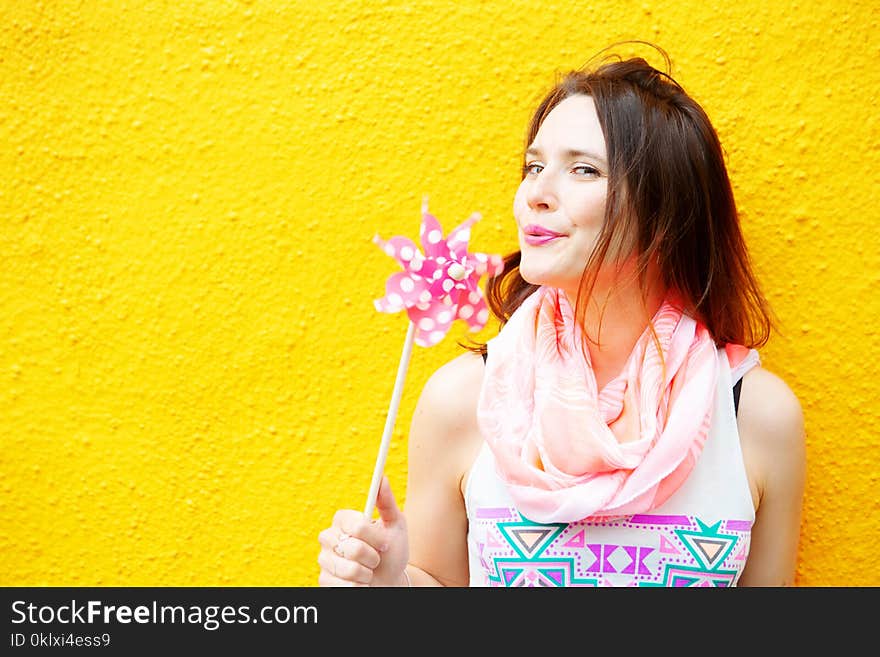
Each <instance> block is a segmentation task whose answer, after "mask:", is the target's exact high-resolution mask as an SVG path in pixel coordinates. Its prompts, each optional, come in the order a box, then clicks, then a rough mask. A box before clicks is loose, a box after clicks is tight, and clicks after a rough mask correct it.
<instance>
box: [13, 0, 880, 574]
mask: <svg viewBox="0 0 880 657" xmlns="http://www.w3.org/2000/svg"><path fill="white" fill-rule="evenodd" d="M539 6H540V10H538V9H537V7H538V5H536V4H535V3H534V2H523V1H520V0H505V1H503V2H500V1H499V2H451V1H450V2H415V1H413V2H404V1H395V2H375V1H374V2H370V1H367V2H363V1H361V0H359V1H357V2H355V1H353V0H343V1H339V2H333V3H323V2H304V1H297V2H259V1H253V2H235V1H233V0H227V1H220V0H217V1H215V2H198V3H195V2H160V1H155V2H150V1H147V0H132V1H130V2H125V3H122V2H109V3H98V2H88V3H64V2H51V1H44V2H24V1H19V2H4V3H2V4H0V143H2V144H3V147H2V148H0V172H2V181H0V227H2V228H0V299H2V302H0V303H2V305H0V308H2V312H0V584H5V585H10V584H14V585H58V586H68V585H70V586H77V585H122V586H128V585H184V586H188V585H261V586H262V585H285V586H309V585H313V584H315V583H316V581H317V566H316V561H315V559H316V556H317V552H318V544H317V534H318V532H319V530H320V529H322V528H323V527H324V526H326V525H327V524H328V523H329V521H330V519H331V516H332V513H333V511H334V510H335V509H336V508H340V507H350V508H362V507H363V503H364V499H365V496H366V492H367V490H368V487H369V482H370V477H371V474H372V468H373V462H374V459H375V456H376V452H377V449H378V446H379V441H380V438H381V433H382V428H383V425H384V420H385V414H386V411H387V408H388V401H389V399H390V395H391V390H392V386H393V381H394V373H395V369H396V366H397V361H398V357H399V355H400V349H401V346H402V343H403V338H404V334H405V331H406V323H405V318H404V316H402V315H385V314H379V313H377V312H376V311H375V310H374V309H373V305H372V301H373V299H374V298H376V297H378V296H380V295H381V294H382V291H383V289H384V288H383V286H384V281H385V279H386V278H387V277H388V275H390V273H392V272H393V271H394V268H395V267H396V265H395V264H394V262H393V261H392V260H391V259H390V258H388V257H387V256H385V255H383V254H382V253H381V252H380V251H379V250H378V249H377V248H376V246H375V245H374V244H373V243H372V242H371V238H372V237H373V235H374V234H376V233H380V234H381V235H382V236H385V237H387V236H390V235H399V234H403V235H410V236H413V237H415V236H416V235H417V231H418V220H419V215H418V212H419V206H420V201H421V198H422V195H423V194H428V195H429V196H430V198H431V208H432V210H433V211H434V212H435V214H436V215H437V216H438V217H439V218H440V220H441V222H443V224H444V226H447V227H451V226H453V225H455V224H457V223H458V222H460V221H461V220H463V219H464V218H465V217H466V216H467V215H468V214H470V213H471V212H472V211H480V212H481V213H482V214H483V217H484V218H483V220H482V221H481V222H480V223H478V224H477V225H476V226H475V228H474V231H473V237H472V240H471V246H472V247H473V248H474V249H475V250H480V251H486V252H497V253H504V252H508V251H510V250H512V249H513V248H514V247H515V235H514V231H513V224H512V213H511V205H512V199H513V193H514V190H515V188H516V186H517V184H518V180H519V165H520V156H521V149H522V138H523V135H524V131H525V123H526V120H527V117H528V116H529V112H530V110H531V109H532V107H533V105H534V103H535V102H536V100H537V99H538V97H539V96H540V95H541V94H542V93H543V92H544V91H545V90H546V89H547V87H548V86H549V85H550V84H551V83H552V82H553V81H554V79H555V76H556V74H557V72H561V71H564V70H567V69H570V68H575V67H578V66H580V65H581V64H583V63H584V62H586V61H587V60H588V59H589V58H590V57H591V56H592V55H594V54H595V53H596V52H597V51H598V50H600V49H601V48H602V47H604V46H606V45H608V44H610V43H612V42H614V41H617V40H620V39H647V40H651V41H654V42H656V43H657V44H659V45H660V46H662V47H663V48H665V49H666V50H667V51H668V52H669V54H670V55H671V57H672V60H673V75H674V76H675V77H676V78H677V79H678V80H679V81H680V82H681V83H682V84H683V85H684V86H685V88H686V89H688V90H689V91H690V92H691V93H692V95H693V96H694V97H696V98H697V99H698V100H699V101H700V102H702V103H703V104H704V106H705V108H706V110H707V112H708V113H709V116H710V117H711V118H712V119H713V121H714V122H715V124H716V127H717V129H718V132H719V135H720V137H721V140H722V144H723V145H724V147H725V149H726V151H727V153H728V155H729V167H730V173H731V177H732V179H733V182H734V187H735V193H736V195H737V200H738V202H739V204H740V207H741V210H742V217H743V222H744V227H745V231H746V236H747V238H748V240H749V242H750V244H751V248H752V255H753V259H754V263H755V267H756V269H757V272H758V274H759V276H760V277H761V280H762V282H763V284H764V285H765V288H766V292H767V294H768V296H769V298H770V300H771V302H772V303H773V305H774V308H775V310H776V313H777V315H778V316H779V319H780V323H781V327H782V331H781V332H780V333H778V334H776V335H774V337H773V338H772V339H771V341H770V343H769V345H768V346H767V347H766V348H765V349H764V350H763V351H762V354H763V359H764V364H765V366H766V367H768V368H769V369H771V370H773V371H774V372H776V373H778V374H779V375H781V376H782V377H783V378H784V379H785V380H786V381H787V382H788V383H789V385H790V386H791V387H792V388H793V389H794V391H795V392H796V393H797V394H798V396H799V397H800V399H801V400H802V404H803V407H804V410H805V414H806V422H807V431H808V458H809V471H808V481H807V501H806V508H805V515H804V522H803V540H802V548H801V554H800V565H799V569H798V583H799V584H801V585H816V586H824V585H864V584H869V585H877V584H880V576H878V574H877V571H876V569H872V568H866V567H865V564H866V563H871V562H873V559H872V557H873V554H874V551H875V549H876V546H875V544H874V543H875V539H876V537H877V527H878V518H880V509H878V504H880V501H878V500H880V496H878V494H877V488H878V469H877V463H878V456H880V447H878V444H877V422H878V419H880V418H878V410H880V403H878V386H880V384H878V374H880V373H878V368H877V362H878V357H880V348H878V331H877V320H878V317H880V313H878V311H880V303H878V292H880V267H878V258H880V255H878V240H877V237H876V226H877V225H878V220H880V213H878V205H880V194H878V188H880V187H878V183H880V174H878V172H880V118H878V115H877V112H876V107H877V105H878V103H880V98H878V94H880V72H878V67H877V62H878V57H880V38H878V34H880V15H878V8H877V4H876V2H872V1H868V0H858V1H855V2H849V3H826V2H819V1H818V0H803V1H802V2H799V3H797V4H796V5H790V3H766V2H763V0H741V1H740V2H712V1H710V2H689V3H687V2H686V3H682V2H671V1H670V2H636V3H628V2H623V3H622V2H618V1H614V2H612V1H610V0H596V2H591V3H584V4H583V6H581V3H571V2H555V1H547V2H542V3H540V5H539ZM620 52H621V54H642V55H644V56H646V57H648V58H649V60H651V61H653V62H654V63H655V64H658V65H660V64H662V61H661V60H659V58H658V57H657V56H656V54H655V53H653V52H652V51H650V50H648V49H638V48H633V47H628V48H625V49H621V50H620ZM492 328H493V327H492V326H491V325H490V327H487V329H486V330H485V331H484V332H482V333H480V334H478V335H477V336H476V337H479V338H487V337H490V334H491V331H492ZM464 331H465V329H464V326H463V325H460V326H456V327H455V328H454V329H453V330H452V331H451V332H450V334H449V336H448V337H447V338H446V339H445V340H444V341H443V342H441V343H440V344H439V345H437V346H435V347H432V348H430V349H424V348H416V349H415V350H414V352H413V358H412V363H411V366H410V370H409V374H408V377H407V381H406V388H405V391H404V396H403V401H402V404H401V408H400V412H399V414H398V418H397V424H396V430H395V433H394V438H393V440H392V444H391V451H390V454H389V457H388V463H387V472H388V474H389V476H390V478H391V481H392V485H393V486H394V488H395V490H396V492H397V495H398V499H399V501H401V502H402V501H403V500H404V499H405V483H406V433H407V429H408V426H409V421H410V417H411V414H412V410H413V408H414V406H415V401H416V398H417V396H418V392H419V389H420V388H421V386H422V384H423V383H424V382H425V380H426V379H427V377H428V376H429V375H430V373H431V372H432V371H433V370H434V369H435V368H436V367H438V366H439V365H440V364H441V363H443V362H444V361H446V360H448V359H450V358H451V357H453V356H455V355H456V354H457V353H458V352H459V348H458V347H457V346H456V341H457V340H458V339H460V338H462V337H464V336H465V332H464Z"/></svg>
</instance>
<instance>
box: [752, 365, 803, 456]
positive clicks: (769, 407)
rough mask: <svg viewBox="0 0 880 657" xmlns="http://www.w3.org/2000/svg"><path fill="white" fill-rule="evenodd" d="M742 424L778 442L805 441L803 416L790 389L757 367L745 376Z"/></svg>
mask: <svg viewBox="0 0 880 657" xmlns="http://www.w3.org/2000/svg"><path fill="white" fill-rule="evenodd" d="M738 417H739V423H740V424H741V425H746V426H748V427H749V428H750V429H753V430H754V431H756V432H757V433H758V434H759V435H761V436H762V437H763V438H765V439H768V440H773V441H776V442H779V441H782V442H791V441H799V440H801V439H802V434H803V427H804V415H803V409H802V408H801V403H800V401H799V400H798V398H797V396H796V395H795V393H794V391H792V389H791V388H790V387H789V385H788V384H787V383H786V382H785V381H784V380H783V379H782V378H781V377H779V376H778V375H776V374H774V373H773V372H771V371H770V370H768V369H766V368H765V367H762V366H760V365H756V366H755V367H753V368H751V369H750V370H749V371H748V372H746V373H745V375H744V376H743V383H742V392H741V394H740V402H739V412H738Z"/></svg>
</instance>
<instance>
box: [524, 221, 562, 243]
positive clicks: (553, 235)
mask: <svg viewBox="0 0 880 657" xmlns="http://www.w3.org/2000/svg"><path fill="white" fill-rule="evenodd" d="M522 231H523V240H524V241H525V243H526V244H528V245H529V246H542V245H544V244H549V243H550V242H553V241H555V240H557V239H559V238H560V237H565V235H563V234H562V233H557V232H556V231H554V230H550V229H549V228H544V227H543V226H539V225H538V224H529V225H528V226H523V229H522Z"/></svg>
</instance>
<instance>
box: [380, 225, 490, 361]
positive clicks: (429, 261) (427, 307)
mask: <svg viewBox="0 0 880 657" xmlns="http://www.w3.org/2000/svg"><path fill="white" fill-rule="evenodd" d="M479 219H480V215H479V214H478V213H474V214H472V215H471V216H470V217H468V219H467V220H466V221H465V222H464V223H462V224H461V225H460V226H458V227H456V228H454V229H453V230H452V232H451V233H450V234H449V237H448V238H445V239H444V237H443V231H442V229H441V227H440V222H439V221H437V218H436V217H434V215H432V214H429V213H428V212H427V211H424V212H423V213H422V229H421V233H420V234H421V238H422V246H423V247H424V249H425V252H424V254H422V253H421V252H420V251H419V250H418V248H417V247H416V245H415V243H413V241H412V240H411V239H409V238H407V237H392V238H391V239H389V240H388V241H385V240H382V239H381V238H379V237H378V236H376V237H375V238H374V240H373V241H375V242H376V244H378V245H379V246H380V247H381V248H382V249H383V250H384V251H385V253H387V254H388V255H390V256H391V257H392V258H394V259H395V260H397V262H399V263H400V265H401V266H402V267H403V269H404V271H402V272H398V273H396V274H393V275H392V276H391V277H390V278H389V279H388V281H387V282H386V284H385V291H386V293H385V296H384V297H382V298H381V299H377V300H376V301H375V302H374V304H375V306H376V310H378V311H380V312H384V313H396V312H400V311H401V310H404V309H405V310H406V313H407V315H409V318H410V320H411V321H412V323H413V324H415V326H416V337H415V340H416V344H417V345H419V346H420V347H431V346H433V345H435V344H437V343H438V342H440V340H442V339H443V338H444V337H445V336H446V333H447V331H449V327H450V326H452V323H453V322H454V321H455V320H456V319H461V320H464V321H465V322H466V323H467V325H468V326H469V327H470V330H471V331H479V330H480V329H482V328H483V327H484V326H485V325H486V322H487V321H488V319H489V310H488V308H487V307H486V302H485V301H484V300H483V295H482V293H481V292H480V287H479V280H480V278H481V277H482V276H483V275H484V274H488V275H489V276H495V275H496V274H499V273H500V272H501V270H502V268H503V267H504V262H503V260H502V258H501V256H500V255H487V254H485V253H468V250H467V246H468V240H469V239H470V234H471V230H470V229H471V226H472V225H473V224H474V223H476V222H477V221H478V220H479Z"/></svg>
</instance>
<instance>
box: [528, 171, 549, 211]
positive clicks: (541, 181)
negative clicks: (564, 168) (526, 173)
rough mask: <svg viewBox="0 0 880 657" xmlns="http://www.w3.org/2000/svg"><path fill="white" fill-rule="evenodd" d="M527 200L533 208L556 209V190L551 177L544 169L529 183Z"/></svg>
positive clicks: (537, 209)
mask: <svg viewBox="0 0 880 657" xmlns="http://www.w3.org/2000/svg"><path fill="white" fill-rule="evenodd" d="M526 201H527V202H528V204H529V208H531V209H532V210H536V211H539V210H542V211H548V210H555V209H556V190H555V189H554V186H553V181H552V180H551V177H550V176H549V175H547V171H546V170H544V171H542V172H541V173H539V174H538V175H537V176H536V177H535V178H534V179H533V180H532V181H531V185H529V189H528V193H527V195H526Z"/></svg>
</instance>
